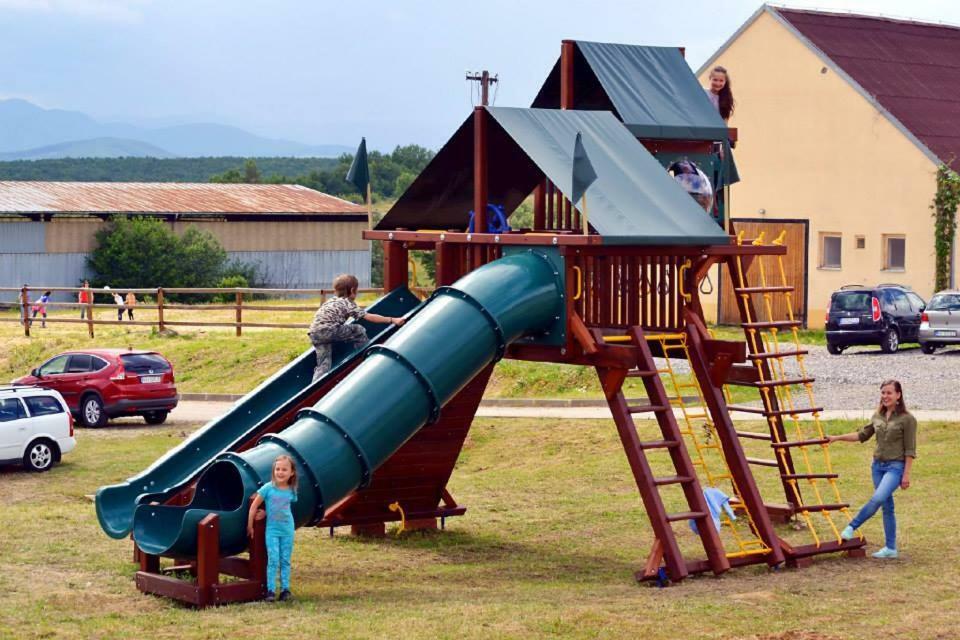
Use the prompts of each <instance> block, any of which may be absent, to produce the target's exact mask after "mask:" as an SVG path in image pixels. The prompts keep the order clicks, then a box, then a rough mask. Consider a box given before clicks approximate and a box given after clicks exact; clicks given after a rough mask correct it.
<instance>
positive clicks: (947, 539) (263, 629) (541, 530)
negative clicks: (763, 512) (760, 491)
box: [0, 419, 960, 640]
mask: <svg viewBox="0 0 960 640" xmlns="http://www.w3.org/2000/svg"><path fill="white" fill-rule="evenodd" d="M957 426H958V425H956V424H944V423H939V424H938V423H928V424H923V425H921V430H920V458H919V460H918V462H917V465H916V467H915V475H914V486H913V487H912V488H911V489H910V490H909V491H907V492H903V493H898V494H897V499H898V502H897V509H898V514H899V516H900V523H901V536H900V540H901V550H902V553H903V558H902V559H901V560H897V561H875V560H872V559H865V560H847V559H844V558H841V557H839V556H830V557H822V558H818V559H817V560H816V562H815V563H814V565H813V566H812V567H809V568H806V569H803V570H799V571H793V570H781V571H777V572H773V571H770V570H768V569H767V568H765V567H748V568H744V569H737V570H732V571H730V572H729V573H727V574H725V575H724V576H722V577H720V578H714V577H699V578H694V579H690V580H688V581H685V582H684V583H681V584H679V585H676V586H673V587H671V588H669V589H657V588H655V587H651V586H648V585H638V584H637V583H635V582H634V580H633V578H632V575H633V571H634V570H636V569H638V568H640V567H641V566H642V564H643V561H644V558H645V556H646V553H647V551H648V547H649V544H650V541H651V533H650V527H649V525H648V523H647V519H646V516H645V514H644V512H643V510H642V508H641V506H640V500H639V497H638V495H637V493H636V489H635V487H634V485H633V480H632V478H631V476H630V473H629V469H628V466H627V462H626V459H625V456H624V454H623V452H622V450H621V449H620V447H619V441H618V439H617V436H616V432H615V429H614V428H613V425H612V423H611V422H609V421H600V420H596V421H547V420H493V419H478V420H477V421H476V423H475V425H474V428H473V430H472V432H471V435H470V437H469V439H468V441H467V446H466V448H465V450H464V453H463V455H462V457H461V459H460V461H459V463H458V468H457V470H456V471H455V472H454V475H453V478H452V480H451V483H450V489H451V492H452V494H453V495H454V496H455V497H456V498H457V500H458V501H460V502H461V503H462V504H465V505H467V506H468V507H469V511H468V513H467V515H466V516H464V517H461V518H454V519H451V520H449V521H448V529H447V531H446V532H443V533H435V534H426V535H425V534H420V533H414V534H409V535H403V536H400V537H395V536H391V537H389V538H387V539H384V540H359V539H353V538H350V537H348V536H346V535H341V534H338V535H337V536H336V537H334V538H333V539H331V538H329V537H328V536H327V532H326V531H325V530H323V531H321V530H312V529H310V530H300V531H299V532H298V538H297V544H296V549H295V552H294V574H293V587H294V592H295V594H296V595H297V597H298V600H297V601H296V602H294V603H291V604H289V605H276V604H275V605H267V604H264V603H253V604H247V605H235V606H229V607H223V608H218V609H209V610H205V611H199V612H198V611H193V610H190V609H187V608H185V607H182V606H180V605H178V604H175V603H173V602H171V601H168V600H164V599H160V598H156V597H152V596H145V595H141V594H140V593H139V592H138V591H137V590H136V589H135V588H134V585H133V579H132V576H133V572H134V566H133V564H132V563H131V562H130V560H131V546H130V543H129V541H125V540H124V541H117V540H112V539H109V538H107V537H106V536H105V535H104V534H103V533H102V532H101V531H100V529H99V527H98V525H97V522H96V517H95V515H94V509H93V505H92V503H91V502H90V501H89V500H88V499H87V498H86V497H85V496H86V495H88V494H92V493H93V492H94V491H95V490H96V488H97V487H98V486H100V485H101V484H105V483H111V482H116V481H118V480H121V479H123V478H125V477H127V476H129V475H131V474H133V473H136V472H138V471H140V470H142V469H143V468H144V467H145V466H146V465H148V464H149V463H150V462H152V461H153V460H154V459H155V458H156V457H157V456H159V455H160V454H162V453H163V452H165V451H166V450H168V449H169V448H170V447H172V446H174V445H175V444H176V443H178V442H179V441H180V439H181V438H182V437H183V436H184V435H186V432H185V431H184V430H183V429H181V428H179V427H155V428H143V427H139V426H137V427H123V426H116V427H111V428H107V429H102V430H96V431H92V430H80V431H78V439H79V446H78V448H77V450H76V451H75V452H74V453H72V454H70V455H68V456H66V457H65V459H64V462H63V464H61V465H60V466H58V467H56V468H55V469H53V470H52V471H51V472H49V473H46V474H40V475H35V474H29V473H26V472H23V471H21V470H19V469H18V468H15V467H4V468H0V492H2V496H3V518H2V519H0V593H3V603H4V606H2V607H0V637H3V638H6V637H10V638H19V637H28V638H34V637H35V638H43V637H58V638H59V637H63V638H94V637H102V638H118V637H151V638H177V639H178V640H187V639H191V638H293V637H311V638H314V637H351V638H352V637H361V638H366V637H370V638H378V637H390V638H489V637H510V638H521V637H523V638H527V637H574V638H596V637H603V638H627V637H636V638H671V639H672V638H762V639H778V640H824V639H847V638H865V639H866V638H870V639H873V638H879V637H883V638H898V639H899V638H955V637H957V636H956V623H957V621H958V617H957V616H958V614H957V605H958V596H957V594H958V593H960V577H958V575H960V574H958V572H957V570H956V566H955V563H956V553H955V549H956V548H957V546H958V544H960V532H958V530H957V528H956V527H955V526H953V524H954V523H956V522H957V521H958V518H960V503H958V502H957V501H956V500H955V499H953V498H954V497H955V496H956V495H958V493H960V461H958V458H957V456H956V455H955V453H954V449H955V447H954V442H955V433H956V429H957ZM744 427H745V428H748V429H749V428H750V427H751V425H744ZM641 428H646V427H641ZM758 428H759V427H757V426H756V425H753V430H757V429H758ZM829 428H830V430H831V431H832V432H834V433H839V432H842V431H846V430H849V429H850V428H851V425H850V424H841V423H831V424H830V425H829ZM187 431H189V430H187ZM508 452H509V453H508ZM832 452H833V459H834V464H835V466H836V468H837V469H838V470H839V471H840V472H841V474H842V476H843V480H842V483H841V488H842V491H843V496H844V498H845V499H846V500H848V501H850V502H852V503H854V505H859V504H860V503H862V502H863V500H865V499H866V498H867V497H868V495H869V493H870V486H869V473H868V464H869V460H870V456H871V449H870V447H867V446H864V447H858V446H855V445H846V446H841V445H837V446H834V447H832ZM505 454H506V455H505ZM761 484H762V486H763V487H764V489H770V488H771V487H774V485H775V484H776V481H775V480H774V479H773V478H772V477H764V478H763V479H762V481H761ZM771 497H772V499H773V500H775V501H780V500H777V498H779V497H780V496H779V495H777V494H776V493H775V492H772V493H771ZM672 506H673V507H674V508H675V507H676V506H678V505H672ZM880 527H881V524H880V518H879V517H876V518H874V519H873V520H871V521H870V522H869V523H868V524H867V525H866V527H865V533H866V535H867V537H868V538H869V539H870V540H871V546H870V550H871V551H872V550H874V549H876V548H877V547H878V546H879V545H877V544H876V541H878V540H880V539H881V531H880ZM677 530H678V531H680V534H679V535H680V536H681V538H682V541H683V545H684V548H687V549H690V550H693V548H694V547H695V544H694V542H695V539H694V538H693V536H692V534H691V533H690V532H689V531H688V530H687V529H686V527H685V525H683V523H678V525H677ZM782 535H784V536H785V537H788V539H790V540H791V541H796V542H803V541H805V540H806V539H807V538H806V537H805V536H806V533H805V532H804V531H794V530H793V529H791V528H790V527H788V526H785V527H783V528H782ZM950 558H954V559H953V560H951V559H950Z"/></svg>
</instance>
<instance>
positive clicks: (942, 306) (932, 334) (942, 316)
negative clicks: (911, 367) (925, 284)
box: [920, 291, 960, 353]
mask: <svg viewBox="0 0 960 640" xmlns="http://www.w3.org/2000/svg"><path fill="white" fill-rule="evenodd" d="M948 344H960V291H941V292H939V293H935V294H934V295H933V297H932V298H930V304H928V305H927V308H926V310H925V311H924V312H923V314H922V315H921V316H920V348H921V349H923V352H924V353H933V352H934V351H936V350H937V347H943V346H946V345H948Z"/></svg>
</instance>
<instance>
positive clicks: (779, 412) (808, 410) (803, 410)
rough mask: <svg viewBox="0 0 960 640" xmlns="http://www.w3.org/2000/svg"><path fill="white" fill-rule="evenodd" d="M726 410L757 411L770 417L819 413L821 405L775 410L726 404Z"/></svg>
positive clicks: (821, 409) (821, 408)
mask: <svg viewBox="0 0 960 640" xmlns="http://www.w3.org/2000/svg"><path fill="white" fill-rule="evenodd" d="M727 410H728V411H742V412H744V413H757V414H760V415H762V416H767V417H772V416H777V417H780V416H794V415H800V414H801V413H820V412H821V411H823V407H801V408H800V409H796V408H794V409H778V410H777V411H767V410H766V408H764V407H748V406H740V405H728V406H727Z"/></svg>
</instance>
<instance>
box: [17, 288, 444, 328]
mask: <svg viewBox="0 0 960 640" xmlns="http://www.w3.org/2000/svg"><path fill="white" fill-rule="evenodd" d="M46 291H50V292H51V293H69V294H72V295H73V296H76V297H77V299H79V294H80V292H81V291H88V292H89V293H90V294H91V295H90V302H85V303H80V302H52V301H51V302H47V303H46V304H45V307H46V308H48V309H73V310H76V311H80V312H81V315H82V316H83V317H82V318H64V317H49V315H48V317H46V318H43V317H39V316H38V317H36V318H31V316H32V313H31V311H32V309H33V307H34V306H36V305H37V300H38V299H39V298H40V296H41V295H42V294H43V293H44V292H46ZM5 293H6V294H10V293H13V294H15V296H13V297H15V298H16V300H17V302H0V311H3V310H9V309H17V310H19V313H17V314H16V316H14V317H10V316H7V317H4V314H0V322H17V323H20V324H22V325H23V333H24V335H25V336H29V335H30V329H31V326H32V325H33V324H34V323H37V322H42V323H43V324H46V323H48V322H49V323H56V324H60V323H62V324H85V325H86V326H87V332H88V333H89V335H90V337H91V338H93V337H94V327H95V326H97V325H126V326H148V327H156V328H157V330H158V331H163V330H164V329H166V328H167V327H234V328H235V329H236V335H238V336H240V335H242V334H243V328H244V327H260V328H269V329H307V328H309V327H310V323H309V318H310V317H311V316H307V319H308V321H307V322H250V321H245V320H244V319H243V316H244V312H245V311H247V312H249V311H271V312H274V313H277V312H291V311H292V312H304V313H307V312H309V313H310V314H311V315H312V313H313V312H315V311H316V310H317V305H309V306H308V305H295V304H263V303H262V302H261V303H260V304H257V302H256V301H254V300H253V298H254V297H255V296H276V297H290V296H298V297H303V296H311V297H320V298H322V299H324V300H325V299H327V298H329V297H331V296H333V295H335V292H334V290H333V289H254V288H247V287H244V288H226V289H215V288H205V289H193V288H189V289H187V288H169V289H168V288H164V287H157V288H156V289H124V288H119V289H94V288H90V289H81V288H77V287H34V286H23V287H17V288H10V287H0V296H2V295H3V294H5ZM114 293H116V294H120V295H121V296H123V297H125V296H126V294H127V293H133V294H134V295H135V296H137V298H138V300H137V303H136V305H134V306H133V309H134V311H136V312H140V311H156V319H153V320H136V319H128V320H126V321H123V320H119V319H118V320H103V319H97V318H96V317H95V312H96V311H97V310H100V311H102V310H107V309H108V310H111V311H113V312H119V311H123V312H126V311H127V306H126V305H124V306H120V305H117V304H116V303H110V304H102V303H97V302H95V300H96V297H97V296H100V297H103V296H112V295H113V294H114ZM358 293H360V294H377V295H382V294H383V289H360V290H358ZM416 293H417V294H418V295H420V296H421V297H423V296H424V295H425V293H426V291H425V290H416ZM173 295H176V296H177V297H178V298H183V297H185V296H190V295H203V296H211V295H216V296H218V297H219V298H221V299H223V298H228V299H231V300H232V302H228V303H223V302H220V303H212V304H184V303H182V302H170V301H168V297H169V296H173ZM145 296H149V297H150V298H152V300H151V301H149V302H147V301H144V297H145ZM228 310H232V311H234V313H233V314H231V315H232V316H233V318H234V319H233V320H232V321H227V322H224V321H222V320H221V321H211V320H189V321H187V320H171V319H169V317H165V316H164V313H165V312H170V311H178V312H179V311H192V312H204V313H206V312H210V311H228ZM151 315H152V314H151ZM168 315H169V314H168ZM178 315H179V314H178ZM141 317H142V314H141Z"/></svg>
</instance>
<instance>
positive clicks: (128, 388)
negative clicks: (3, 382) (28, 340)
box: [13, 349, 179, 427]
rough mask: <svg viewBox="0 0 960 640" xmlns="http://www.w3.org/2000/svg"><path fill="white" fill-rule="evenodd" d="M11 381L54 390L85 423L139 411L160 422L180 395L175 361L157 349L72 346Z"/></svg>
mask: <svg viewBox="0 0 960 640" xmlns="http://www.w3.org/2000/svg"><path fill="white" fill-rule="evenodd" d="M13 384H29V385H36V386H39V387H45V388H47V389H56V390H57V391H59V392H60V395H62V396H63V399H64V400H66V401H67V406H68V407H70V411H71V412H72V413H73V414H74V415H75V416H76V417H77V419H78V420H79V421H80V423H81V424H83V425H85V426H87V427H102V426H103V425H105V424H107V420H108V419H109V418H116V417H118V416H137V415H139V416H143V418H144V420H146V421H147V424H162V423H163V422H164V421H165V420H166V419H167V414H168V413H170V411H171V410H172V409H173V408H174V407H176V406H177V401H178V400H179V396H178V395H177V387H176V384H175V382H174V377H173V365H171V364H170V362H169V361H168V360H167V359H166V358H164V357H163V356H162V355H160V354H159V353H156V352H154V351H134V350H132V349H89V350H84V351H68V352H66V353H61V354H59V355H57V356H54V357H53V358H50V359H49V360H47V361H46V362H44V363H43V364H42V365H40V366H39V367H37V368H36V369H34V370H33V371H31V372H30V375H29V376H25V377H23V378H20V379H18V380H14V381H13Z"/></svg>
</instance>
